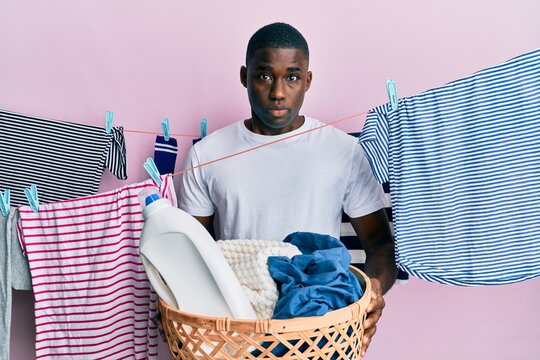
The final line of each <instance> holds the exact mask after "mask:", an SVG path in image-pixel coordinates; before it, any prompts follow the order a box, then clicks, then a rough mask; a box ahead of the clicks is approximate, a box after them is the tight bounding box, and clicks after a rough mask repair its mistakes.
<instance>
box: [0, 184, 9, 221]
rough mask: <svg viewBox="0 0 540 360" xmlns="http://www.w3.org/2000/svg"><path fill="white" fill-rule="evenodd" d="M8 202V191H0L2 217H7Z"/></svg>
mask: <svg viewBox="0 0 540 360" xmlns="http://www.w3.org/2000/svg"><path fill="white" fill-rule="evenodd" d="M9 202H10V192H9V189H6V190H5V191H4V192H2V191H0V211H1V212H2V215H4V216H8V215H9Z"/></svg>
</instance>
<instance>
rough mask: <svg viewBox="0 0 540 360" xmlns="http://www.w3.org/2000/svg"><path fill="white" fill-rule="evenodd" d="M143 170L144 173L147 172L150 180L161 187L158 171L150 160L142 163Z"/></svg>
mask: <svg viewBox="0 0 540 360" xmlns="http://www.w3.org/2000/svg"><path fill="white" fill-rule="evenodd" d="M144 168H145V169H146V171H147V172H148V174H149V175H150V177H151V178H152V180H154V182H155V183H156V185H157V186H161V184H162V182H161V178H160V174H159V170H158V168H157V166H156V163H155V162H154V160H153V159H152V158H148V159H146V161H145V162H144Z"/></svg>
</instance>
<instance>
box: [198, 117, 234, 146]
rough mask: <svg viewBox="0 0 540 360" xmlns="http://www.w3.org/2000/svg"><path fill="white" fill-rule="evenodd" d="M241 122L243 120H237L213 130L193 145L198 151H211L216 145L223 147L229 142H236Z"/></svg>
mask: <svg viewBox="0 0 540 360" xmlns="http://www.w3.org/2000/svg"><path fill="white" fill-rule="evenodd" d="M241 122H242V121H236V122H233V123H232V124H229V125H226V126H224V127H222V128H219V129H217V130H215V131H212V132H211V133H209V134H208V135H207V136H205V137H204V139H202V140H201V141H199V142H197V143H196V144H195V145H193V148H194V149H195V150H196V151H197V152H203V151H211V150H212V149H213V148H214V147H216V146H217V147H220V148H223V147H224V146H226V145H227V144H231V143H235V142H236V141H237V140H238V138H239V137H240V132H239V131H238V127H239V124H240V123H241Z"/></svg>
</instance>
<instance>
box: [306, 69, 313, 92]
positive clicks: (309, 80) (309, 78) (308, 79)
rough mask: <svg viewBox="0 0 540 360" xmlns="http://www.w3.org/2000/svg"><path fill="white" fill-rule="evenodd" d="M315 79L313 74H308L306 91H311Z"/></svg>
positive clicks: (309, 72)
mask: <svg viewBox="0 0 540 360" xmlns="http://www.w3.org/2000/svg"><path fill="white" fill-rule="evenodd" d="M312 79H313V74H311V71H308V72H307V78H306V91H308V90H309V88H310V86H311V80H312Z"/></svg>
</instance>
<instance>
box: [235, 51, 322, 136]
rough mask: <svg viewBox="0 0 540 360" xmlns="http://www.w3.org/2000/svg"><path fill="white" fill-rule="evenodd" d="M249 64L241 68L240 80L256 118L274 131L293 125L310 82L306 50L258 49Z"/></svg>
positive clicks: (254, 118) (254, 119)
mask: <svg viewBox="0 0 540 360" xmlns="http://www.w3.org/2000/svg"><path fill="white" fill-rule="evenodd" d="M246 65H247V68H246V67H244V66H242V69H241V70H240V79H241V82H242V84H243V85H244V86H245V87H246V88H247V91H248V97H249V103H250V105H251V112H252V117H253V121H257V120H259V121H260V125H262V126H264V127H267V128H270V129H275V130H277V129H283V128H285V127H287V126H288V125H290V124H291V123H292V122H293V121H294V120H295V119H296V118H297V117H298V113H299V112H300V108H301V107H302V103H303V102H304V94H305V92H306V91H307V90H308V89H309V86H310V84H311V71H308V60H307V59H306V56H305V55H304V53H303V52H302V51H301V50H298V49H279V48H266V49H259V50H257V51H255V54H254V55H253V56H252V57H251V59H249V60H248V63H247V64H246Z"/></svg>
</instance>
